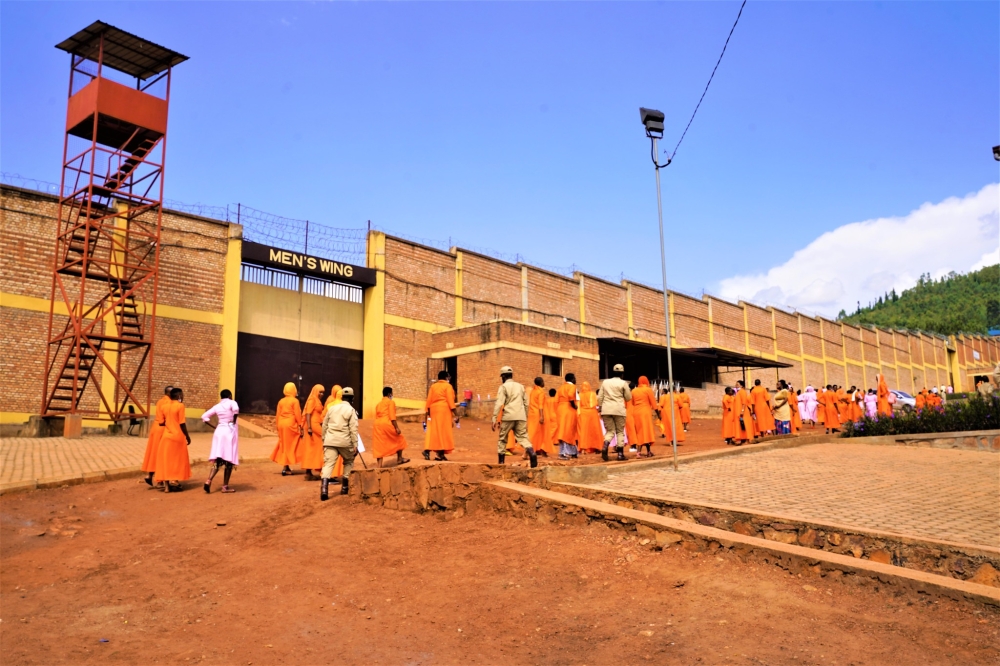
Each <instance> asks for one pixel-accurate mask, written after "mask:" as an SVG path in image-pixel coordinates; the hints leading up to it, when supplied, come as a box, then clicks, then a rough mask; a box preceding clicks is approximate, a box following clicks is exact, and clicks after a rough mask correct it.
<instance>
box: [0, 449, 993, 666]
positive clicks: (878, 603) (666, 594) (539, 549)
mask: <svg viewBox="0 0 1000 666" xmlns="http://www.w3.org/2000/svg"><path fill="white" fill-rule="evenodd" d="M206 469H207V468H206V467H205V466H204V465H201V466H198V467H196V468H195V478H194V479H193V480H192V481H191V482H189V485H188V489H187V490H186V491H185V492H182V493H178V494H172V495H164V494H163V493H161V492H158V491H155V490H152V489H149V488H148V487H147V486H146V485H145V484H144V483H142V481H141V480H138V479H131V480H122V481H115V482H109V483H99V484H92V485H83V486H74V487H70V488H61V489H54V490H42V491H34V492H30V493H24V494H16V495H7V496H3V497H2V498H0V537H2V540H0V599H2V611H0V615H2V617H0V638H2V649H0V660H2V662H3V664H5V665H8V664H10V665H13V664H59V663H68V662H75V663H101V664H106V663H112V664H114V663H122V664H134V663H145V664H148V663H174V664H197V663H210V664H245V665H246V666H253V665H255V664H256V665H262V664H327V663H349V664H403V663H405V664H590V665H598V664H643V663H683V664H696V663H704V664H718V663H734V664H763V663H768V664H927V663H934V664H938V663H945V664H995V663H998V661H1000V639H998V632H1000V613H998V612H997V610H996V609H993V608H990V607H985V606H976V605H973V604H970V603H958V602H952V601H948V600H934V599H930V598H928V597H926V596H920V595H917V594H914V593H897V592H896V591H894V590H892V589H890V588H886V587H884V586H883V587H882V588H881V589H879V587H878V586H877V585H875V584H868V585H859V584H849V583H847V582H843V581H841V582H837V581H833V580H831V579H829V578H820V577H819V576H813V575H812V574H810V575H809V576H807V577H805V578H799V577H797V576H792V575H790V574H788V573H786V572H783V571H782V570H780V569H777V568H775V567H772V566H769V565H757V564H752V563H743V562H741V561H740V560H739V559H737V558H736V557H735V556H732V555H724V556H717V555H716V554H713V553H700V554H695V553H691V552H688V551H685V550H682V549H677V550H669V551H664V552H655V551H650V550H647V549H646V548H645V547H642V546H640V545H639V543H638V542H637V541H636V540H635V539H634V538H631V539H630V538H626V537H625V536H624V533H621V532H617V531H612V530H611V528H608V527H603V526H590V527H584V528H568V527H560V526H556V525H540V524H534V523H526V522H523V521H520V520H516V519H513V518H508V517H505V516H499V515H494V514H485V515H484V514H478V515H476V514H474V515H471V516H466V517H462V518H458V519H454V520H444V519H442V517H441V515H440V514H439V515H429V514H423V515H417V514H409V513H401V512H393V511H389V510H385V509H381V508H374V507H371V506H367V505H352V504H349V503H348V500H347V498H344V497H339V496H338V497H337V498H336V499H334V500H331V501H330V502H326V503H320V502H319V501H318V499H317V495H318V488H317V486H316V484H315V483H310V482H306V481H304V480H303V478H304V477H302V476H299V475H296V476H293V477H284V478H283V477H281V476H280V475H279V474H278V469H277V466H275V465H268V464H251V465H244V466H243V467H241V468H239V469H238V470H237V471H236V473H235V476H234V484H233V485H234V487H235V488H236V489H237V492H236V493H234V494H230V495H223V494H220V493H213V494H211V495H205V494H204V493H203V492H202V491H201V490H200V489H199V488H198V485H197V484H198V483H199V482H200V480H201V479H202V478H203V476H204V475H205V473H206ZM220 523H224V525H220Z"/></svg>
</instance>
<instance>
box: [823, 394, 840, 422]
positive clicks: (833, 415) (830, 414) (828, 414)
mask: <svg viewBox="0 0 1000 666" xmlns="http://www.w3.org/2000/svg"><path fill="white" fill-rule="evenodd" d="M839 401H840V400H839V398H837V394H836V393H835V392H834V391H823V392H822V393H820V395H819V404H820V405H822V406H823V425H824V426H825V427H826V428H830V429H832V428H839V427H840V416H839V415H838V414H837V403H838V402H839Z"/></svg>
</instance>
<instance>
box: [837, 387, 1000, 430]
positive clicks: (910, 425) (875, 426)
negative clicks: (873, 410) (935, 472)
mask: <svg viewBox="0 0 1000 666" xmlns="http://www.w3.org/2000/svg"><path fill="white" fill-rule="evenodd" d="M997 429H1000V396H998V395H991V396H989V397H983V396H982V395H979V394H978V393H975V394H969V398H968V399H967V400H960V401H955V402H948V403H945V405H944V406H943V407H939V408H937V409H932V408H927V409H922V410H920V411H918V412H909V413H905V414H904V413H899V414H893V415H892V416H881V415H880V416H876V417H875V418H869V417H867V416H866V417H864V418H862V419H861V420H860V421H856V422H854V423H845V424H844V431H843V433H842V436H843V437H878V436H879V435H913V434H917V433H927V432H961V431H967V430H997Z"/></svg>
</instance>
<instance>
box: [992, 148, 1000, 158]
mask: <svg viewBox="0 0 1000 666" xmlns="http://www.w3.org/2000/svg"><path fill="white" fill-rule="evenodd" d="M993 159H995V160H996V161H997V162H1000V146H993Z"/></svg>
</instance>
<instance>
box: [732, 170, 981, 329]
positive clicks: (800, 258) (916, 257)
mask: <svg viewBox="0 0 1000 666" xmlns="http://www.w3.org/2000/svg"><path fill="white" fill-rule="evenodd" d="M998 262H1000V184H998V183H992V184H990V185H987V186H986V187H984V188H983V189H981V190H979V191H978V192H974V193H972V194H969V195H967V196H965V197H963V198H958V197H951V198H949V199H945V200H944V201H942V202H941V203H936V204H932V203H925V204H924V205H922V206H921V207H920V208H918V209H917V210H915V211H912V212H911V213H910V214H909V215H906V216H904V217H888V218H879V219H875V220H865V221H864V222H852V223H850V224H845V225H844V226H842V227H838V228H836V229H834V230H833V231H829V232H827V233H825V234H823V235H822V236H820V237H819V238H817V239H816V240H814V241H813V242H812V243H810V244H809V245H807V246H806V247H804V248H802V249H801V250H799V251H797V252H796V253H795V254H794V255H792V258H791V259H789V260H788V261H786V262H785V263H783V264H781V265H780V266H775V267H773V268H771V269H770V270H768V271H767V272H766V273H757V274H755V275H737V276H734V277H731V278H726V279H725V280H722V281H721V282H720V283H719V290H718V291H719V295H720V296H722V297H723V298H727V299H731V300H737V299H743V300H749V301H754V302H758V303H768V304H772V305H779V306H786V307H792V308H799V309H802V310H808V311H815V312H819V313H822V314H824V315H827V316H830V317H833V316H836V314H837V312H839V311H840V310H841V308H843V309H844V310H846V311H848V312H852V311H853V310H854V309H855V307H856V306H857V302H858V301H860V302H861V304H862V305H867V304H868V302H869V301H874V300H876V299H877V298H878V297H879V296H881V295H882V294H884V293H885V292H887V291H890V290H892V289H896V291H897V292H901V291H902V290H903V289H908V288H910V287H912V286H913V285H914V284H915V283H916V281H917V279H918V278H919V277H920V275H921V273H930V274H931V275H932V276H933V277H935V278H937V277H940V276H942V275H945V274H947V273H948V272H950V271H955V272H958V273H965V272H967V271H970V270H976V269H979V268H982V267H983V266H989V265H992V264H995V263H998Z"/></svg>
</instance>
